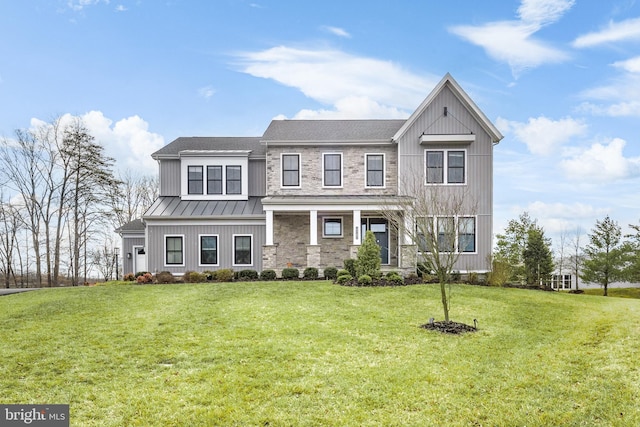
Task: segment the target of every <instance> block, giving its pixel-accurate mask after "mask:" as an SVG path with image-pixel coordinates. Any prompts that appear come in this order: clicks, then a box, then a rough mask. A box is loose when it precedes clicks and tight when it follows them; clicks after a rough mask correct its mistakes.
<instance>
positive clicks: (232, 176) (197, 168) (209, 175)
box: [180, 153, 249, 200]
mask: <svg viewBox="0 0 640 427" xmlns="http://www.w3.org/2000/svg"><path fill="white" fill-rule="evenodd" d="M180 164H181V166H180V168H181V172H180V173H181V183H180V195H181V197H182V200H247V199H248V197H249V184H248V182H249V175H248V169H249V164H248V158H247V157H242V156H235V155H233V156H232V155H224V153H221V155H220V156H196V155H193V156H190V155H184V157H182V158H181V159H180Z"/></svg>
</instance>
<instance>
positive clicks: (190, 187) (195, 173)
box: [187, 165, 202, 194]
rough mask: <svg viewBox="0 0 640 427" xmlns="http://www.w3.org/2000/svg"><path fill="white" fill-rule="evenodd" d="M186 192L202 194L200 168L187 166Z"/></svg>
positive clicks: (198, 166)
mask: <svg viewBox="0 0 640 427" xmlns="http://www.w3.org/2000/svg"><path fill="white" fill-rule="evenodd" d="M187 180H188V183H187V192H188V193H189V194H202V166H201V165H197V166H195V165H194V166H189V170H188V173H187Z"/></svg>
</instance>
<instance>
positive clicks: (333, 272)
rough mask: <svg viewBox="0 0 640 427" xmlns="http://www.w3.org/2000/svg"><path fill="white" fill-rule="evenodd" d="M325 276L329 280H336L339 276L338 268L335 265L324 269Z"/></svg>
mask: <svg viewBox="0 0 640 427" xmlns="http://www.w3.org/2000/svg"><path fill="white" fill-rule="evenodd" d="M324 278H325V279H327V280H336V279H337V278H338V269H337V268H335V267H327V268H325V269H324Z"/></svg>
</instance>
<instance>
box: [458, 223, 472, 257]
mask: <svg viewBox="0 0 640 427" xmlns="http://www.w3.org/2000/svg"><path fill="white" fill-rule="evenodd" d="M458 251H459V252H475V251H476V219H475V217H472V216H463V217H460V218H458Z"/></svg>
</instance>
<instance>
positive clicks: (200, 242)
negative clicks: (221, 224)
mask: <svg viewBox="0 0 640 427" xmlns="http://www.w3.org/2000/svg"><path fill="white" fill-rule="evenodd" d="M203 237H215V238H216V261H217V262H216V263H215V264H203V263H202V238H203ZM219 265H220V235H219V234H206V233H205V234H198V266H199V267H218V266H219Z"/></svg>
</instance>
